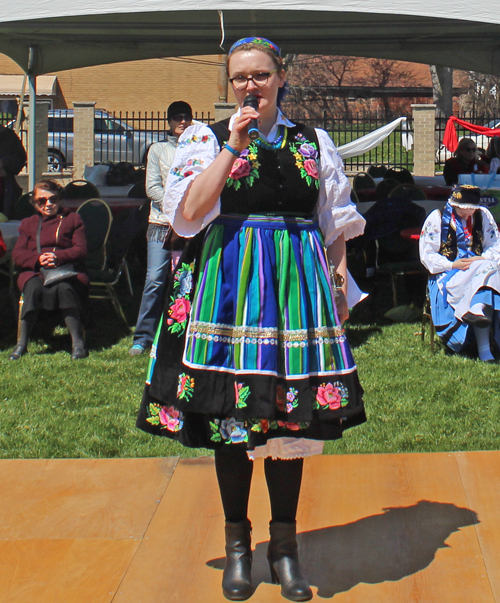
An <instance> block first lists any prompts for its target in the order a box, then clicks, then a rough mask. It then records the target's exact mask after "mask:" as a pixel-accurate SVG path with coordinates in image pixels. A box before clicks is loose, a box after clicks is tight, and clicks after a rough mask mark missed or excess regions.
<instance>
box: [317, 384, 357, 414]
mask: <svg viewBox="0 0 500 603" xmlns="http://www.w3.org/2000/svg"><path fill="white" fill-rule="evenodd" d="M348 402H349V392H348V391H347V388H346V387H344V386H343V385H342V384H341V383H339V382H338V381H337V382H335V383H327V384H325V383H323V385H320V386H319V387H318V390H317V392H316V407H317V408H322V409H323V410H328V409H330V410H337V409H338V408H341V407H343V406H347V403H348Z"/></svg>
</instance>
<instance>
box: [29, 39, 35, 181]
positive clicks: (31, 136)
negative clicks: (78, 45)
mask: <svg viewBox="0 0 500 603" xmlns="http://www.w3.org/2000/svg"><path fill="white" fill-rule="evenodd" d="M36 63H37V48H36V46H30V48H29V55H28V83H29V93H30V98H29V112H30V117H29V130H28V187H29V190H30V191H32V190H33V188H34V186H35V177H36V75H34V74H33V72H34V71H35V67H36Z"/></svg>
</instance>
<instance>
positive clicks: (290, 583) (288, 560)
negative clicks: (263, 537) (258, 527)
mask: <svg viewBox="0 0 500 603" xmlns="http://www.w3.org/2000/svg"><path fill="white" fill-rule="evenodd" d="M269 532H270V534H271V540H270V542H269V548H268V549H267V560H268V561H269V568H270V569H271V579H272V581H273V584H281V594H282V596H283V597H285V599H289V600H290V601H309V599H312V596H313V594H312V591H311V589H310V588H309V582H308V580H307V578H306V577H305V576H304V574H303V572H302V569H301V567H300V565H299V554H298V550H297V539H296V524H295V522H294V523H280V522H277V521H271V523H270V524H269Z"/></svg>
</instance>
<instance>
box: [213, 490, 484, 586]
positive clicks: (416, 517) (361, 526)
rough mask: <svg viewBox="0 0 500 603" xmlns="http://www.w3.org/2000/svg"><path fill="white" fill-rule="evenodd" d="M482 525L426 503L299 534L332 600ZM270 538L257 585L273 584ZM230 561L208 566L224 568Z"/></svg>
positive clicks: (419, 565)
mask: <svg viewBox="0 0 500 603" xmlns="http://www.w3.org/2000/svg"><path fill="white" fill-rule="evenodd" d="M478 523H479V519H478V516H477V514H476V513H475V512H474V511H471V510H470V509H466V508H461V507H457V506H455V505H453V504H450V503H439V502H431V501H426V500H423V501H420V502H418V503H417V504H415V505H411V506H409V507H392V508H388V509H384V512H383V513H380V514H378V515H371V516H370V517H364V518H363V519H359V520H358V521H355V522H353V523H348V524H345V525H340V526H331V527H328V528H321V529H318V530H311V531H310V532H302V533H300V534H298V535H297V541H298V543H299V554H300V560H301V564H302V566H303V568H304V571H305V573H306V575H307V576H308V578H309V582H310V584H311V586H316V587H317V588H318V595H319V596H320V597H323V598H331V597H333V596H334V595H336V594H338V593H341V592H346V591H349V590H350V589H351V588H353V587H354V586H356V585H357V584H359V583H362V582H363V583H367V584H379V583H381V582H386V581H397V580H401V579H402V578H405V577H406V576H410V575H412V574H415V573H416V572H419V571H421V570H423V569H424V568H426V567H427V566H428V565H430V564H431V563H432V561H433V560H434V556H435V554H436V552H437V551H438V550H439V549H442V548H447V547H448V546H449V545H447V544H446V539H447V538H449V536H450V535H451V534H453V532H456V531H458V530H459V529H460V528H463V527H466V526H472V525H475V524H478ZM267 546H268V541H266V542H259V543H258V544H257V546H256V547H255V551H254V554H253V564H252V580H253V584H254V586H255V587H257V586H258V585H259V584H260V583H261V582H266V583H270V582H271V577H270V574H269V566H268V564H267V559H266V553H267ZM224 563H225V559H224V558H218V559H212V560H210V561H208V562H207V565H208V566H210V567H213V568H216V569H223V568H224Z"/></svg>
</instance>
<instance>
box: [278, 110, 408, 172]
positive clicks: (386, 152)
mask: <svg viewBox="0 0 500 603" xmlns="http://www.w3.org/2000/svg"><path fill="white" fill-rule="evenodd" d="M289 117H290V119H291V120H292V121H294V119H296V121H299V122H301V123H304V124H306V125H310V126H312V127H315V128H323V129H324V130H326V131H327V132H328V133H329V135H330V136H331V138H332V139H333V142H334V143H335V145H336V146H337V147H339V146H341V145H343V144H347V143H348V142H351V141H353V140H355V139H356V138H360V137H361V136H364V135H365V134H369V133H370V132H373V130H376V129H377V128H381V127H382V126H385V125H386V124H387V123H388V120H387V118H386V117H385V116H383V115H381V114H378V113H354V114H352V115H351V117H350V118H349V119H345V118H341V119H337V118H335V117H333V116H331V115H328V114H327V112H326V111H325V112H324V113H323V116H322V117H321V118H303V117H297V118H295V117H294V116H293V115H290V116H289ZM406 117H407V121H406V127H407V129H405V130H403V129H402V128H401V127H398V128H396V130H395V131H394V132H392V133H391V134H390V135H389V136H388V137H387V138H386V139H385V140H384V141H383V142H382V143H381V144H380V145H379V146H377V147H375V148H374V149H372V150H371V151H368V152H367V153H364V154H363V155H358V156H357V157H351V158H350V159H346V160H345V161H344V164H345V169H346V171H348V172H360V171H365V170H366V168H368V166H370V165H382V164H383V165H387V166H391V167H396V168H403V167H404V168H407V169H409V170H410V171H411V170H412V169H413V150H410V151H406V149H405V148H404V146H403V144H402V134H403V132H404V133H408V134H411V133H412V132H413V121H412V119H411V116H410V115H407V116H406Z"/></svg>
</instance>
